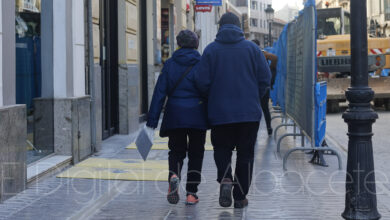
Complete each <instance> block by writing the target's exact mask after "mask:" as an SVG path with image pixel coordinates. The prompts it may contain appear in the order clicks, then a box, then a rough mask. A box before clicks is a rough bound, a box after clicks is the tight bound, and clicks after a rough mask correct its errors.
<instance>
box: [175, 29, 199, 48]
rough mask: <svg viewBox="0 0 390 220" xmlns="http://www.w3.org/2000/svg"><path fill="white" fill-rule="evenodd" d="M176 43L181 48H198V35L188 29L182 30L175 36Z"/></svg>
mask: <svg viewBox="0 0 390 220" xmlns="http://www.w3.org/2000/svg"><path fill="white" fill-rule="evenodd" d="M176 41H177V45H179V47H182V48H191V49H198V47H199V39H198V35H197V34H196V33H194V32H192V31H190V30H182V31H180V33H179V34H178V35H177V37H176Z"/></svg>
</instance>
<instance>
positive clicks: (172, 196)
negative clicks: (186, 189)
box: [167, 179, 180, 205]
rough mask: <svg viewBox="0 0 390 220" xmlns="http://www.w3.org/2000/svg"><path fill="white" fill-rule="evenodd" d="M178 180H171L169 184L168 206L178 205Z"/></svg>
mask: <svg viewBox="0 0 390 220" xmlns="http://www.w3.org/2000/svg"><path fill="white" fill-rule="evenodd" d="M179 182H180V181H179V179H172V180H171V182H169V186H170V188H171V193H169V194H168V196H167V200H168V202H169V203H170V204H174V205H175V204H177V203H179V200H180V197H179V193H178V189H179Z"/></svg>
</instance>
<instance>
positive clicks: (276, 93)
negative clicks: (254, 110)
mask: <svg viewBox="0 0 390 220" xmlns="http://www.w3.org/2000/svg"><path fill="white" fill-rule="evenodd" d="M287 29H288V24H287V25H286V26H285V27H284V29H283V32H282V33H281V35H280V37H279V40H278V41H277V42H276V43H275V47H274V51H275V54H276V56H278V64H277V68H276V69H277V70H276V79H275V85H274V88H273V90H271V94H270V95H271V100H272V103H273V105H274V106H280V107H281V108H282V111H283V112H285V97H284V88H285V82H286V74H287Z"/></svg>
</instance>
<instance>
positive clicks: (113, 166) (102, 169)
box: [57, 158, 169, 181]
mask: <svg viewBox="0 0 390 220" xmlns="http://www.w3.org/2000/svg"><path fill="white" fill-rule="evenodd" d="M168 170H169V169H168V161H167V160H150V161H146V162H144V161H143V160H134V159H105V158H90V159H87V160H85V161H83V162H81V163H79V164H77V165H76V166H74V167H72V168H70V169H68V170H66V171H64V172H62V173H60V174H59V175H57V177H58V178H79V179H104V180H129V181H167V176H168Z"/></svg>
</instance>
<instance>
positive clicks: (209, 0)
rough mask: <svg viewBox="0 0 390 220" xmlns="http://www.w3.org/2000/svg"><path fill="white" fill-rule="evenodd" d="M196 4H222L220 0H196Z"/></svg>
mask: <svg viewBox="0 0 390 220" xmlns="http://www.w3.org/2000/svg"><path fill="white" fill-rule="evenodd" d="M196 4H197V5H214V6H222V0H196Z"/></svg>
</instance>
